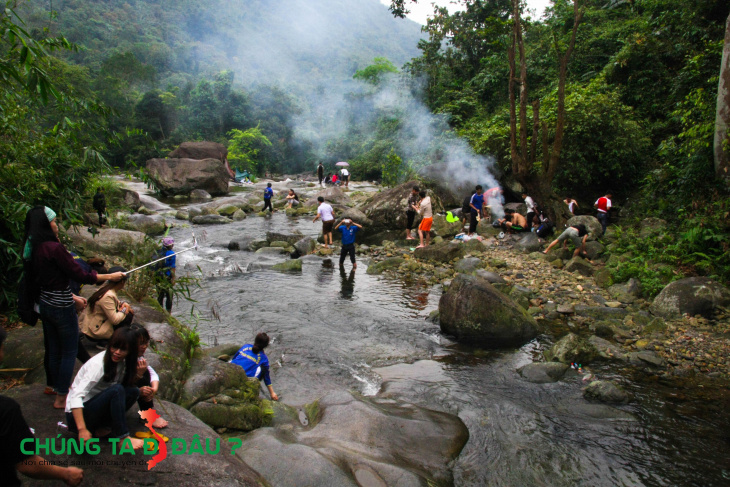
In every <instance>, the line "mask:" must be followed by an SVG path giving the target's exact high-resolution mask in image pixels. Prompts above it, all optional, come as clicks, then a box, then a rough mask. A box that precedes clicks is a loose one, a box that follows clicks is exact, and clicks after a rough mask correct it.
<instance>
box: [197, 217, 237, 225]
mask: <svg viewBox="0 0 730 487" xmlns="http://www.w3.org/2000/svg"><path fill="white" fill-rule="evenodd" d="M231 222H233V220H231V219H230V218H226V217H224V216H222V215H200V216H196V217H193V223H195V224H196V225H214V224H224V223H231Z"/></svg>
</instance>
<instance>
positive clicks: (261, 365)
mask: <svg viewBox="0 0 730 487" xmlns="http://www.w3.org/2000/svg"><path fill="white" fill-rule="evenodd" d="M268 346H269V335H267V334H266V333H263V332H262V333H259V334H258V335H256V339H255V340H254V341H253V345H251V344H246V345H244V346H242V347H241V348H240V349H239V350H238V352H236V355H234V356H233V358H232V359H231V363H232V364H236V365H240V366H241V367H243V370H244V371H245V372H246V375H247V376H248V377H255V378H257V379H258V380H263V381H264V384H266V387H268V388H269V394H271V399H272V400H273V401H278V400H279V396H277V395H276V393H275V392H274V388H273V387H272V386H271V377H269V357H267V356H266V354H265V353H264V348H266V347H268Z"/></svg>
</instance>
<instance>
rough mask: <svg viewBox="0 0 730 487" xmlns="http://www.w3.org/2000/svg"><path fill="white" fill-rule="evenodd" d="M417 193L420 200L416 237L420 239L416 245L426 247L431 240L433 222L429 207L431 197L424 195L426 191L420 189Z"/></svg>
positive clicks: (431, 211) (431, 210)
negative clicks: (424, 238) (419, 222)
mask: <svg viewBox="0 0 730 487" xmlns="http://www.w3.org/2000/svg"><path fill="white" fill-rule="evenodd" d="M418 195H419V196H420V197H421V202H420V203H419V204H418V212H419V213H420V214H421V224H420V225H418V237H419V239H420V240H421V242H420V245H419V246H418V247H416V248H417V249H420V248H422V247H428V244H429V242H430V241H431V225H432V224H433V209H432V208H431V198H429V197H428V196H426V191H425V190H422V191H421V192H420V193H418ZM424 234H425V235H426V243H425V244H424V243H423V236H424Z"/></svg>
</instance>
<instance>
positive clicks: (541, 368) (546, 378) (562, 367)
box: [517, 362, 568, 384]
mask: <svg viewBox="0 0 730 487" xmlns="http://www.w3.org/2000/svg"><path fill="white" fill-rule="evenodd" d="M567 370H568V364H562V363H559V362H539V363H534V364H527V365H525V366H524V367H520V368H519V369H517V372H519V374H520V375H521V376H522V378H523V379H525V380H526V381H528V382H533V383H535V384H547V383H549V382H557V381H559V380H560V379H562V378H563V375H565V372H566V371H567Z"/></svg>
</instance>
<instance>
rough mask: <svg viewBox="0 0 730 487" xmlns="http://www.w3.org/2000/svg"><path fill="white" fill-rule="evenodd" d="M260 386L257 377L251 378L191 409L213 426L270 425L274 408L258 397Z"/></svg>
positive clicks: (245, 427) (246, 427)
mask: <svg viewBox="0 0 730 487" xmlns="http://www.w3.org/2000/svg"><path fill="white" fill-rule="evenodd" d="M219 362H220V361H219ZM221 363H224V362H221ZM236 367H238V366H236ZM260 387H261V386H260V384H259V381H258V379H248V380H247V381H246V383H245V384H243V386H241V387H236V388H227V389H222V390H221V392H220V393H218V394H216V395H215V396H212V397H209V398H207V399H205V400H202V401H200V402H197V403H196V404H195V405H194V406H192V407H191V408H190V412H191V413H193V414H194V415H195V416H197V417H198V418H199V419H200V420H201V421H203V422H204V423H205V424H207V425H210V426H212V427H213V428H226V429H235V430H240V431H252V430H254V429H256V428H261V427H263V426H268V425H269V423H270V422H271V416H272V413H273V411H272V410H271V408H270V407H269V406H267V404H266V402H265V401H262V400H261V399H260V398H259V389H260Z"/></svg>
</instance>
